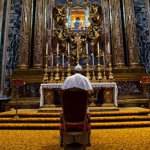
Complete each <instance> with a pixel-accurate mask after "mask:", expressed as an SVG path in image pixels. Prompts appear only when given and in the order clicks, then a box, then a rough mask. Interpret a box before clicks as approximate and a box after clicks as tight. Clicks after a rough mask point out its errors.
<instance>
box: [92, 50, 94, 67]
mask: <svg viewBox="0 0 150 150" xmlns="http://www.w3.org/2000/svg"><path fill="white" fill-rule="evenodd" d="M92 62H93V66H94V53H92Z"/></svg>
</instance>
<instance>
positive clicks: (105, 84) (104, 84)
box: [40, 82, 118, 107]
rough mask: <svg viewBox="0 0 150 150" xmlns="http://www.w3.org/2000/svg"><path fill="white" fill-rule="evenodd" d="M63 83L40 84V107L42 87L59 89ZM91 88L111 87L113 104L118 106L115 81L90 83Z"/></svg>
mask: <svg viewBox="0 0 150 150" xmlns="http://www.w3.org/2000/svg"><path fill="white" fill-rule="evenodd" d="M62 84H63V83H46V84H41V86H40V107H42V106H43V105H44V89H61V87H62ZM91 84H92V87H93V89H94V88H103V87H107V88H110V87H112V88H113V90H114V92H113V93H114V95H113V102H114V105H115V106H118V103H117V95H118V88H117V84H116V83H115V82H101V83H91Z"/></svg>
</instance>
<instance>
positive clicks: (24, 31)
mask: <svg viewBox="0 0 150 150" xmlns="http://www.w3.org/2000/svg"><path fill="white" fill-rule="evenodd" d="M31 12H32V0H23V1H22V16H21V36H20V44H19V52H18V67H19V68H20V69H27V68H28V67H29V52H30V44H31V41H30V40H31V20H32V15H31V14H32V13H31Z"/></svg>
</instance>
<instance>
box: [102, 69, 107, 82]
mask: <svg viewBox="0 0 150 150" xmlns="http://www.w3.org/2000/svg"><path fill="white" fill-rule="evenodd" d="M106 80H107V77H106V70H105V68H104V74H103V82H105V81H106Z"/></svg>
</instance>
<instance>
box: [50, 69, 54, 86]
mask: <svg viewBox="0 0 150 150" xmlns="http://www.w3.org/2000/svg"><path fill="white" fill-rule="evenodd" d="M53 75H54V73H53V67H51V77H50V83H53V82H54V77H53Z"/></svg>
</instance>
